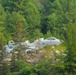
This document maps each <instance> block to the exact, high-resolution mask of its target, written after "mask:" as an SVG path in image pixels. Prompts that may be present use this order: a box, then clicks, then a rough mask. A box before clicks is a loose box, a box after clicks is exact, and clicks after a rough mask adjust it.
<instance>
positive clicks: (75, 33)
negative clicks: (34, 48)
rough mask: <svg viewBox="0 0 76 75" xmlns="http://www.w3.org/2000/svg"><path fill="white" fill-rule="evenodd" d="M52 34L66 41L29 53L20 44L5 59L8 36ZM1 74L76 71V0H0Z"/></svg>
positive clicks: (40, 74) (32, 37)
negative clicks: (9, 58) (9, 56)
mask: <svg viewBox="0 0 76 75" xmlns="http://www.w3.org/2000/svg"><path fill="white" fill-rule="evenodd" d="M52 36H54V37H56V38H59V39H62V40H63V41H64V42H63V43H62V44H61V45H59V46H55V47H54V48H52V46H46V47H45V48H43V49H41V50H39V52H36V53H29V54H28V55H27V54H24V51H23V49H24V46H20V47H19V48H18V49H16V51H17V53H16V52H12V56H11V61H5V60H4V58H5V57H6V55H5V51H4V48H3V46H4V45H6V44H7V43H8V41H9V40H14V41H15V43H16V44H17V43H21V42H23V41H25V40H30V41H31V42H33V41H34V40H36V39H38V38H42V37H43V38H48V37H52ZM55 50H58V51H60V53H59V54H57V53H56V52H55ZM41 52H42V53H41ZM30 58H31V59H33V60H34V59H35V60H34V61H35V62H32V63H30V62H28V61H27V59H28V60H29V59H30ZM31 59H30V60H31ZM37 59H38V61H37ZM30 60H29V61H30ZM31 61H32V60H31ZM36 61H37V62H36ZM0 75H76V0H0Z"/></svg>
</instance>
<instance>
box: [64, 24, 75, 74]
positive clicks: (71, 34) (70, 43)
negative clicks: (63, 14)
mask: <svg viewBox="0 0 76 75" xmlns="http://www.w3.org/2000/svg"><path fill="white" fill-rule="evenodd" d="M75 34H76V25H73V24H69V25H68V27H67V31H66V37H67V38H66V40H65V41H66V44H65V45H66V47H67V50H66V57H65V61H64V62H65V72H68V73H69V74H71V73H72V74H74V73H76V42H75V39H76V36H75Z"/></svg>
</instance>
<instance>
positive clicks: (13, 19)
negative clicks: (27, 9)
mask: <svg viewBox="0 0 76 75" xmlns="http://www.w3.org/2000/svg"><path fill="white" fill-rule="evenodd" d="M19 20H21V22H22V28H23V31H26V29H27V28H26V27H27V23H26V20H25V18H24V17H23V16H22V15H20V14H19V13H18V12H12V14H10V13H7V17H6V22H5V23H6V29H7V32H8V34H10V35H11V36H12V37H16V34H17V26H18V24H19ZM25 28H26V29H25Z"/></svg>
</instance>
